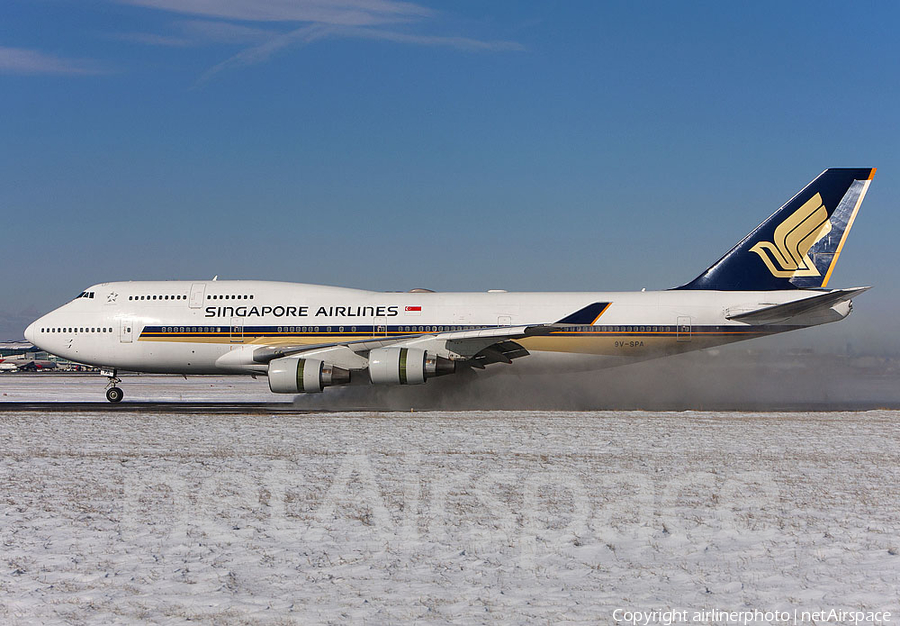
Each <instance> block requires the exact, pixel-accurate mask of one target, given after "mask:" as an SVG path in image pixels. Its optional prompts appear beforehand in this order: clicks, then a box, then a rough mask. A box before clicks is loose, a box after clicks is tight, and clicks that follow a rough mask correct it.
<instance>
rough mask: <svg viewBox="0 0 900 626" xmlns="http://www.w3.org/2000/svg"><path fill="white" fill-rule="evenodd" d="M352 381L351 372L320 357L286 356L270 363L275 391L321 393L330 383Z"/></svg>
mask: <svg viewBox="0 0 900 626" xmlns="http://www.w3.org/2000/svg"><path fill="white" fill-rule="evenodd" d="M349 382H350V372H349V371H348V370H345V369H343V368H340V367H337V366H335V365H331V364H330V363H324V362H322V361H319V360H318V359H304V358H303V357H299V356H286V357H283V358H280V359H275V360H273V361H271V362H270V363H269V389H271V390H272V392H273V393H319V392H320V391H322V389H324V388H325V387H328V386H330V385H343V384H345V383H349Z"/></svg>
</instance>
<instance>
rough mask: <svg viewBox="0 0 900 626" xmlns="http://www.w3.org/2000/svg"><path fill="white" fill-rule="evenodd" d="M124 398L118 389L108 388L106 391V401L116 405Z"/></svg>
mask: <svg viewBox="0 0 900 626" xmlns="http://www.w3.org/2000/svg"><path fill="white" fill-rule="evenodd" d="M124 397H125V394H124V393H122V390H121V389H119V388H118V387H110V388H109V389H107V390H106V399H107V400H109V401H110V402H112V403H113V404H116V403H117V402H121V401H122V398H124Z"/></svg>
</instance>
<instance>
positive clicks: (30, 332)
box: [25, 322, 37, 343]
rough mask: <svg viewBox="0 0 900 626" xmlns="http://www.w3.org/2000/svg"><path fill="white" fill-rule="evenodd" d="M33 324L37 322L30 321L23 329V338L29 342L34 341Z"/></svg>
mask: <svg viewBox="0 0 900 626" xmlns="http://www.w3.org/2000/svg"><path fill="white" fill-rule="evenodd" d="M35 324H37V322H32V323H30V324H29V325H28V328H26V329H25V339H27V340H28V341H30V342H31V343H34V325H35Z"/></svg>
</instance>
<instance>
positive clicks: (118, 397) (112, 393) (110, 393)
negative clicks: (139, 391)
mask: <svg viewBox="0 0 900 626" xmlns="http://www.w3.org/2000/svg"><path fill="white" fill-rule="evenodd" d="M100 374H102V375H103V376H106V377H107V378H108V379H109V382H108V383H106V399H107V400H109V401H110V402H112V403H113V404H116V403H117V402H121V401H122V398H124V397H125V392H123V391H122V390H121V389H119V388H118V387H116V385H117V384H118V383H120V382H122V379H120V378H119V377H118V376H116V370H114V369H102V370H100Z"/></svg>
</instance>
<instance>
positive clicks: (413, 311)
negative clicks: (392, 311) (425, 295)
mask: <svg viewBox="0 0 900 626" xmlns="http://www.w3.org/2000/svg"><path fill="white" fill-rule="evenodd" d="M404 311H405V312H406V314H407V315H421V314H422V307H420V306H408V307H406V308H405V309H404Z"/></svg>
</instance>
